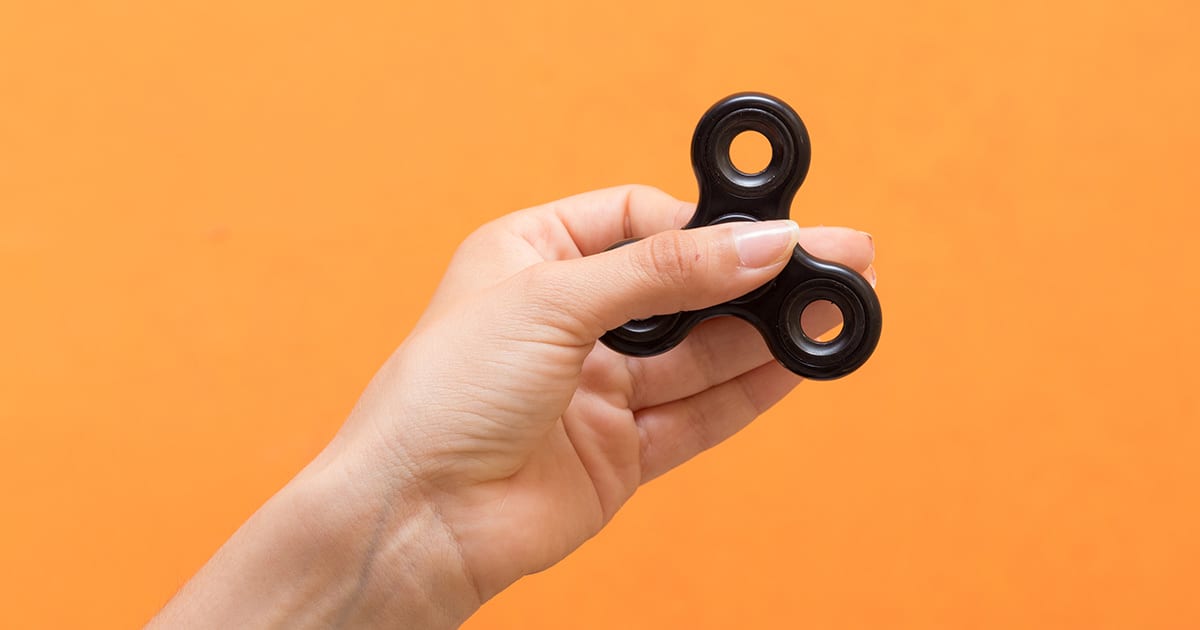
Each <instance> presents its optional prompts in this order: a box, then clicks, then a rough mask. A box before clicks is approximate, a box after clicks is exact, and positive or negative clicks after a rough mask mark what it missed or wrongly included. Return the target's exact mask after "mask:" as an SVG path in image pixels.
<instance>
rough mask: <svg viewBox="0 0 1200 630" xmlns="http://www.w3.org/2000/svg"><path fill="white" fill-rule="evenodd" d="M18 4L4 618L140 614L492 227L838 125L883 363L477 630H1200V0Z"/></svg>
mask: <svg viewBox="0 0 1200 630" xmlns="http://www.w3.org/2000/svg"><path fill="white" fill-rule="evenodd" d="M592 4H593V6H584V5H578V6H576V5H573V4H572V3H563V2H528V3H517V4H513V3H504V2H492V3H486V2H477V3H463V2H457V1H455V0H448V1H439V2H408V3H405V2H400V3H397V2H375V3H309V2H273V3H266V2H262V3H245V2H231V1H219V2H217V1H211V0H206V1H204V2H186V3H164V2H141V3H131V2H79V3H65V2H61V3H60V2H18V1H15V0H10V1H9V2H5V3H4V6H3V7H2V8H0V295H2V296H3V297H2V299H3V309H2V311H0V344H2V345H0V347H2V349H3V350H2V354H0V420H2V422H3V429H4V436H3V438H2V439H0V492H2V501H0V516H2V518H0V563H2V564H0V593H2V594H3V595H0V627H5V628H25V627H92V628H108V627H111V628H117V627H130V626H135V625H138V624H140V623H141V622H143V621H145V620H146V619H147V618H149V617H150V616H151V615H152V614H153V613H154V612H155V611H156V609H157V608H158V607H159V606H160V605H162V604H163V603H164V601H165V600H166V599H167V598H169V597H170V595H171V594H172V593H173V592H174V591H175V589H176V588H177V587H178V586H179V585H180V584H181V583H182V582H183V581H184V580H185V579H186V578H187V577H188V576H189V575H191V574H192V573H193V572H194V571H195V570H196V569H197V568H198V567H199V566H200V565H201V564H202V563H203V562H204V561H205V559H206V558H208V556H209V555H210V554H211V553H212V552H213V551H214V550H215V549H216V548H217V547H218V545H220V544H221V542H222V541H223V540H225V538H226V537H227V536H229V534H230V533H231V532H233V530H234V529H235V528H236V527H237V526H238V525H239V524H240V523H241V522H242V521H243V520H244V519H245V518H246V517H247V516H248V515H249V514H250V513H251V512H252V511H253V510H254V509H255V507H256V506H258V505H259V504H260V503H261V502H262V501H264V500H265V499H266V498H267V497H268V496H270V495H271V494H272V493H273V492H274V491H275V490H276V489H277V488H279V487H280V486H281V485H282V484H283V483H285V482H286V480H287V479H289V478H290V476H291V475H292V474H294V473H295V472H296V471H297V470H298V469H299V468H300V467H301V466H302V465H303V464H304V463H305V462H306V461H307V460H308V459H309V458H310V457H312V456H313V455H314V454H315V453H316V452H317V451H318V449H319V448H320V447H321V446H322V445H323V444H324V443H325V441H326V440H327V439H328V438H329V437H330V436H331V435H332V434H333V433H334V431H335V430H336V428H337V427H338V425H339V424H340V422H341V421H342V419H343V418H344V417H345V415H346V414H347V412H348V410H349V409H350V407H351V405H352V404H353V403H354V401H355V399H356V397H357V395H358V393H359V391H360V390H361V388H362V387H363V386H364V385H365V383H366V381H367V380H368V378H369V377H370V376H371V374H372V372H373V371H374V369H375V368H376V367H377V366H378V365H379V364H380V363H381V362H382V361H383V359H384V358H385V357H386V356H387V355H388V354H389V353H390V351H391V350H392V349H393V348H394V347H395V346H396V345H397V344H398V343H399V342H400V340H401V339H402V338H403V337H404V336H405V334H406V331H407V330H408V329H409V328H410V327H411V325H412V324H413V322H414V321H415V319H416V318H417V316H418V314H419V313H420V312H421V310H422V308H423V305H424V304H425V302H426V300H427V299H428V298H429V296H430V294H431V291H432V289H433V287H434V286H435V283H436V282H437V281H438V278H439V276H440V273H441V270H442V269H443V268H444V266H445V264H446V263H447V261H448V258H449V256H450V254H451V251H452V250H453V248H454V246H455V245H456V243H457V242H458V241H459V240H460V239H462V238H463V236H464V235H466V234H467V233H468V232H469V231H470V230H471V229H473V228H474V227H475V226H477V225H479V224H481V223H482V222H484V221H486V220H488V219H490V218H493V217H496V216H499V215H500V214H503V213H506V212H508V211H511V210H514V209H518V208H521V207H525V206H528V205H532V204H536V203H539V202H542V201H546V200H550V199H554V198H558V197H561V196H565V195H568V194H570V193H574V192H578V191H583V190H588V189H594V188H599V187H604V186H609V185H613V184H619V183H626V182H641V183H649V184H654V185H657V186H659V187H662V188H664V189H666V190H667V191H669V192H671V193H674V194H675V195H677V196H680V197H684V198H694V195H695V190H696V189H695V182H694V180H693V177H692V173H691V166H690V164H689V161H688V148H689V141H690V138H691V133H692V129H693V126H694V125H695V123H696V121H697V120H698V118H699V116H700V114H701V113H702V112H703V111H704V110H705V109H706V108H707V107H708V106H709V105H710V104H712V103H713V102H714V101H716V100H717V99H719V98H721V97H723V96H725V95H726V94H728V93H731V92H734V91H738V90H744V89H755V90H762V91H766V92H770V93H773V94H776V95H778V96H780V97H783V98H784V99H785V100H787V101H789V102H790V103H791V104H792V105H793V106H794V107H795V108H796V109H797V110H798V111H799V112H800V114H801V115H802V116H803V117H804V119H805V121H806V122H807V124H808V126H809V129H810V131H811V133H812V136H813V146H814V153H813V167H812V171H811V173H810V175H809V180H808V182H807V183H806V184H805V186H804V187H803V188H802V189H801V191H800V194H799V195H798V197H797V200H796V203H795V206H794V208H793V216H794V217H796V218H798V219H799V220H800V222H801V223H809V224H817V223H823V224H845V225H852V226H856V227H860V228H862V229H866V230H870V231H871V232H873V233H874V235H875V237H876V241H877V243H878V248H879V249H878V252H879V253H878V260H877V262H876V264H877V267H878V269H879V274H880V284H879V291H880V295H881V298H882V300H883V304H884V313H885V325H884V335H883V340H882V342H881V344H880V346H879V350H878V352H877V354H876V356H875V357H874V358H873V359H872V360H871V362H870V363H868V364H867V366H866V367H865V368H864V369H863V370H862V371H861V372H859V373H857V374H855V375H854V376H852V377H850V378H847V379H845V380H842V381H838V382H834V383H808V384H805V385H804V386H802V387H801V389H800V390H798V392H797V393H795V394H793V395H792V396H791V397H790V398H789V399H788V400H787V401H786V402H785V403H783V404H781V405H780V406H779V407H777V408H776V409H774V410H773V411H771V412H770V413H768V414H767V415H766V416H765V417H764V418H762V419H761V421H759V422H758V423H756V424H755V425H754V426H752V427H751V428H750V429H748V430H746V431H745V432H744V433H742V434H741V435H739V436H737V437H736V438H734V439H732V440H731V441H730V442H728V443H727V444H726V445H724V446H723V447H721V448H719V449H717V450H715V451H713V452H711V453H708V454H706V455H703V456H701V457H700V458H699V459H698V460H697V461H695V462H693V463H692V464H691V465H689V466H686V467H684V468H683V469H680V470H678V471H676V472H674V473H672V474H671V475H669V476H667V477H666V478H664V479H661V480H659V481H656V482H654V483H653V484H650V485H649V486H647V487H646V488H644V489H643V490H642V491H641V492H640V493H639V494H638V496H636V497H635V498H634V499H633V500H632V501H631V502H630V504H629V505H628V506H627V507H626V508H625V509H624V511H623V512H622V513H621V514H620V515H619V516H618V517H617V519H616V520H615V521H614V522H613V523H612V525H611V526H610V527H609V528H608V529H606V530H605V531H604V532H603V533H602V534H601V535H600V536H598V537H597V538H596V539H595V540H593V541H591V542H589V543H588V544H587V545H585V546H584V547H583V548H582V549H581V550H580V551H579V552H578V553H576V554H575V555H573V556H572V557H570V558H569V559H568V560H566V561H565V562H563V563H562V564H561V565H559V566H557V567H555V568H553V569H551V570H549V571H547V572H545V573H542V574H539V575H536V576H533V577H530V578H527V579H525V580H522V581H521V582H519V583H518V584H517V585H516V586H514V587H513V588H512V589H510V590H509V591H507V592H505V593H503V594H501V595H500V596H499V597H498V598H497V599H496V600H494V601H493V602H491V603H489V604H488V605H487V606H485V607H484V609H483V610H482V611H481V612H480V613H479V614H478V615H477V616H476V617H475V618H474V619H473V620H472V621H471V622H470V623H469V624H468V628H472V629H475V630H482V629H486V628H510V627H512V628H515V627H520V628H613V627H617V628H663V627H680V628H685V627H686V628H730V627H751V628H754V627H767V628H777V627H807V628H1195V627H1200V593H1198V592H1197V590H1198V588H1200V533H1198V532H1200V398H1198V394H1197V390H1198V387H1197V385H1200V383H1198V381H1200V379H1198V378H1197V359H1196V357H1197V354H1198V353H1200V333H1197V331H1196V325H1197V319H1198V316H1197V313H1196V310H1197V307H1198V306H1200V298H1198V295H1200V279H1198V276H1200V274H1198V273H1197V265H1196V262H1195V252H1196V239H1197V231H1198V229H1200V219H1198V213H1200V203H1197V201H1198V197H1200V196H1198V195H1197V192H1196V186H1197V183H1198V178H1197V174H1196V169H1197V156H1198V155H1200V118H1198V113H1197V112H1198V111H1200V98H1198V96H1200V80H1198V76H1200V69H1198V67H1197V66H1198V61H1200V38H1198V37H1197V35H1196V32H1195V28H1196V24H1197V20H1198V19H1200V10H1198V9H1197V8H1196V7H1197V5H1196V3H1194V2H1183V1H1179V2H1152V3H1143V2H1136V3H1135V2H1124V3H1121V2H1095V1H1088V2H1083V1H1079V2H1050V3H1048V2H1044V1H1041V0H1039V1H1032V0H1019V1H1016V2H999V1H989V2H983V3H971V2H957V1H950V0H926V1H918V2H894V3H875V4H873V5H862V4H858V3H838V2H776V3H773V4H762V5H746V4H742V3H734V2H720V3H695V2H684V1H678V2H673V3H646V2H640V1H633V0H627V1H621V2H604V3H592Z"/></svg>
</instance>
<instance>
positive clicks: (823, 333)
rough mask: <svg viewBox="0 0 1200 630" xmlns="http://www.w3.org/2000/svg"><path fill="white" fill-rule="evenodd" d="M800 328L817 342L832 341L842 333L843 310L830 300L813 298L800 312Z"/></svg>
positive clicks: (805, 334)
mask: <svg viewBox="0 0 1200 630" xmlns="http://www.w3.org/2000/svg"><path fill="white" fill-rule="evenodd" d="M800 330H802V331H803V332H804V336H805V337H808V338H809V339H811V340H812V341H815V342H817V343H832V342H833V341H835V340H836V339H837V338H838V336H839V335H841V334H842V310H841V309H839V308H838V307H837V305H836V304H834V303H833V302H830V301H829V300H813V301H812V302H809V303H808V305H807V306H805V307H804V311H803V312H801V313H800Z"/></svg>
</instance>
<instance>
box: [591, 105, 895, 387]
mask: <svg viewBox="0 0 1200 630" xmlns="http://www.w3.org/2000/svg"><path fill="white" fill-rule="evenodd" d="M744 131H757V132H758V133H761V134H762V135H763V136H765V137H766V138H767V140H768V141H769V142H770V144H771V161H770V163H768V164H767V166H766V168H764V169H763V170H761V171H759V172H757V173H744V172H742V171H740V170H738V168H737V167H735V166H734V165H733V161H732V160H731V159H730V156H729V147H730V144H731V143H732V142H733V139H734V138H735V137H737V135H738V134H740V133H742V132H744ZM811 155H812V154H811V148H810V147H809V141H808V131H807V130H806V129H805V128H804V122H803V121H801V120H800V117H799V116H798V115H796V112H795V111H793V110H792V108H791V107H788V105H787V104H786V103H784V102H783V101H781V100H779V99H777V98H775V97H773V96H768V95H766V94H759V93H754V92H743V93H741V94H734V95H732V96H729V97H726V98H725V99H723V100H721V101H720V102H718V103H717V104H716V105H713V106H712V107H711V108H710V109H709V110H708V111H707V112H705V114H704V116H702V117H701V118H700V123H699V124H698V125H696V133H695V134H694V135H693V136H692V168H693V169H694V170H695V171H696V180H697V181H698V182H699V185H700V201H699V204H698V205H697V206H696V214H694V215H693V216H692V219H691V220H690V221H688V223H687V225H685V226H684V228H683V229H685V230H686V229H689V228H696V227H702V226H706V225H716V224H718V223H729V222H731V221H769V220H773V219H787V218H788V215H789V209H790V208H791V204H792V197H793V196H795V194H796V190H797V189H799V188H800V184H801V183H803V182H804V176H805V175H806V174H808V164H809V161H810V159H811ZM624 244H626V243H625V242H622V243H618V244H617V245H614V247H617V246H620V245H624ZM818 300H828V301H830V302H832V303H833V304H834V305H835V306H837V308H838V309H839V310H840V311H841V312H842V330H841V332H840V333H839V334H838V335H837V337H835V338H833V339H832V340H830V341H818V340H816V339H812V338H810V337H809V336H808V335H806V334H804V330H803V329H802V328H801V326H800V314H801V313H803V312H804V309H805V307H807V306H808V305H809V304H812V303H813V302H816V301H818ZM721 315H733V316H735V317H740V318H742V319H744V320H746V321H747V322H750V323H751V324H752V325H753V326H754V327H755V328H757V329H758V331H759V333H761V334H762V336H763V339H764V340H766V342H767V346H768V347H769V348H770V349H771V354H773V355H775V358H776V360H778V361H779V362H780V363H781V364H783V365H784V367H786V368H788V369H789V370H791V371H793V372H795V373H796V374H799V375H801V376H804V377H807V378H811V379H834V378H839V377H842V376H845V375H847V374H849V373H850V372H853V371H854V370H856V369H858V367H859V366H861V365H862V364H863V363H865V362H866V360H867V359H868V358H870V356H871V353H872V352H874V350H875V345H876V344H877V343H879V334H880V330H881V328H882V324H883V314H882V312H881V311H880V308H879V298H878V297H877V296H876V295H875V291H873V290H872V289H871V285H870V284H868V283H867V281H866V280H863V278H862V276H860V275H858V274H857V273H855V272H854V271H853V270H851V269H849V268H848V267H846V266H844V265H839V264H837V263H832V262H829V261H825V260H821V259H819V258H815V257H813V256H812V255H811V254H809V253H808V252H806V251H804V249H803V248H802V247H800V246H798V245H797V246H796V249H795V251H793V252H792V259H791V260H790V261H788V263H787V265H786V266H785V267H784V268H783V271H781V272H780V273H779V275H778V276H776V277H775V278H774V279H773V280H771V281H770V282H768V283H766V284H765V285H763V286H761V287H759V288H757V289H755V290H753V291H751V292H749V293H747V294H746V295H743V296H741V297H739V298H736V299H733V300H730V301H728V302H725V303H723V304H718V305H716V306H711V307H709V308H705V309H701V310H698V311H685V312H682V313H675V314H673V315H656V316H654V317H651V318H649V319H641V320H633V321H630V322H627V323H625V325H623V326H621V327H620V328H615V329H613V330H610V331H608V332H607V333H605V334H604V336H603V337H601V338H600V341H602V342H603V343H604V345H606V346H608V347H609V348H612V349H613V350H616V351H617V352H621V353H623V354H628V355H632V356H638V357H645V356H651V355H655V354H659V353H662V352H666V351H667V350H670V349H671V348H673V347H675V346H676V345H677V344H678V343H679V342H681V341H683V339H684V337H686V336H687V334H688V332H689V331H690V330H691V329H692V327H694V326H695V325H696V324H699V323H700V322H702V321H704V320H706V319H708V318H710V317H718V316H721Z"/></svg>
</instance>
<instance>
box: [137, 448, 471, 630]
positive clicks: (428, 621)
mask: <svg viewBox="0 0 1200 630" xmlns="http://www.w3.org/2000/svg"><path fill="white" fill-rule="evenodd" d="M352 478H357V479H360V480H361V479H363V478H364V477H360V476H357V475H351V474H350V473H348V472H346V471H345V470H343V469H341V468H340V467H335V466H326V467H324V468H321V469H319V470H318V469H316V467H310V469H308V470H306V471H305V472H303V473H301V474H300V475H299V476H298V477H297V478H296V479H295V480H293V481H292V482H291V483H289V484H288V486H287V487H285V488H284V489H283V490H281V491H280V492H279V493H278V494H277V495H275V496H274V497H272V498H271V500H270V501H268V502H267V503H266V504H265V505H264V506H263V507H262V508H261V509H260V510H259V511H258V512H257V513H255V514H254V516H252V517H251V518H250V519H249V520H248V521H247V522H246V523H245V524H244V525H243V526H242V527H241V529H239V530H238V532H237V533H236V534H234V536H233V537H232V538H231V539H230V540H229V541H228V542H227V543H226V544H225V545H224V546H223V547H222V548H221V549H220V550H219V551H218V552H217V554H216V555H215V556H213V558H212V559H211V560H210V561H209V562H208V564H207V565H205V567H204V568H203V569H201V571H200V572H199V573H198V574H197V575H196V576H195V577H194V578H193V579H192V580H191V581H190V582H189V583H188V584H187V585H186V586H185V587H184V588H183V590H181V591H180V593H179V594H178V595H177V596H176V597H175V598H174V599H173V600H172V601H171V602H170V603H169V604H168V605H167V607H166V608H165V609H164V610H163V611H162V612H161V613H160V614H159V615H158V616H157V617H156V618H155V619H154V620H153V621H152V622H151V623H150V626H149V627H151V628H157V627H172V628H174V627H189V628H190V627H212V628H233V627H237V628H266V627H288V628H317V627H319V628H329V627H354V628H359V627H369V628H399V627H404V628H454V627H457V626H458V625H459V624H461V623H462V622H463V621H464V620H465V619H466V618H467V617H468V616H469V615H470V614H471V613H472V612H474V610H475V609H476V608H477V607H478V605H479V601H478V596H477V595H476V592H475V589H474V587H473V586H472V584H471V581H470V579H469V577H468V575H467V573H466V571H465V570H464V567H463V564H462V559H461V556H460V554H459V553H458V549H457V545H456V544H455V541H454V538H453V536H452V534H451V533H450V531H449V530H448V529H447V528H446V527H445V526H444V524H443V523H442V522H441V520H440V519H439V518H438V516H437V514H436V512H435V511H434V510H433V508H432V507H431V506H430V505H429V504H428V503H426V502H424V501H422V500H420V498H419V496H417V495H414V494H412V493H407V492H402V491H401V492H395V493H390V494H391V497H392V498H391V500H387V499H380V498H379V496H380V493H368V492H365V491H361V492H360V491H359V488H357V487H355V486H352V485H350V483H349V480H350V479H352ZM365 478H367V479H369V478H370V475H368V476H366V477H365ZM372 494H373V495H374V496H373V498H369V497H372Z"/></svg>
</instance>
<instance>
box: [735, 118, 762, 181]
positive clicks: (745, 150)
mask: <svg viewBox="0 0 1200 630" xmlns="http://www.w3.org/2000/svg"><path fill="white" fill-rule="evenodd" d="M771 154H772V151H771V141H770V140H767V137H766V136H764V135H762V134H761V133H759V132H758V131H755V130H753V129H747V130H746V131H743V132H741V133H739V134H738V135H736V136H734V138H733V140H731V141H730V143H729V161H730V163H732V164H733V168H735V169H737V171H738V172H739V173H741V174H743V175H758V174H759V173H761V172H763V171H765V170H767V166H768V165H770V164H771Z"/></svg>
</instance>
